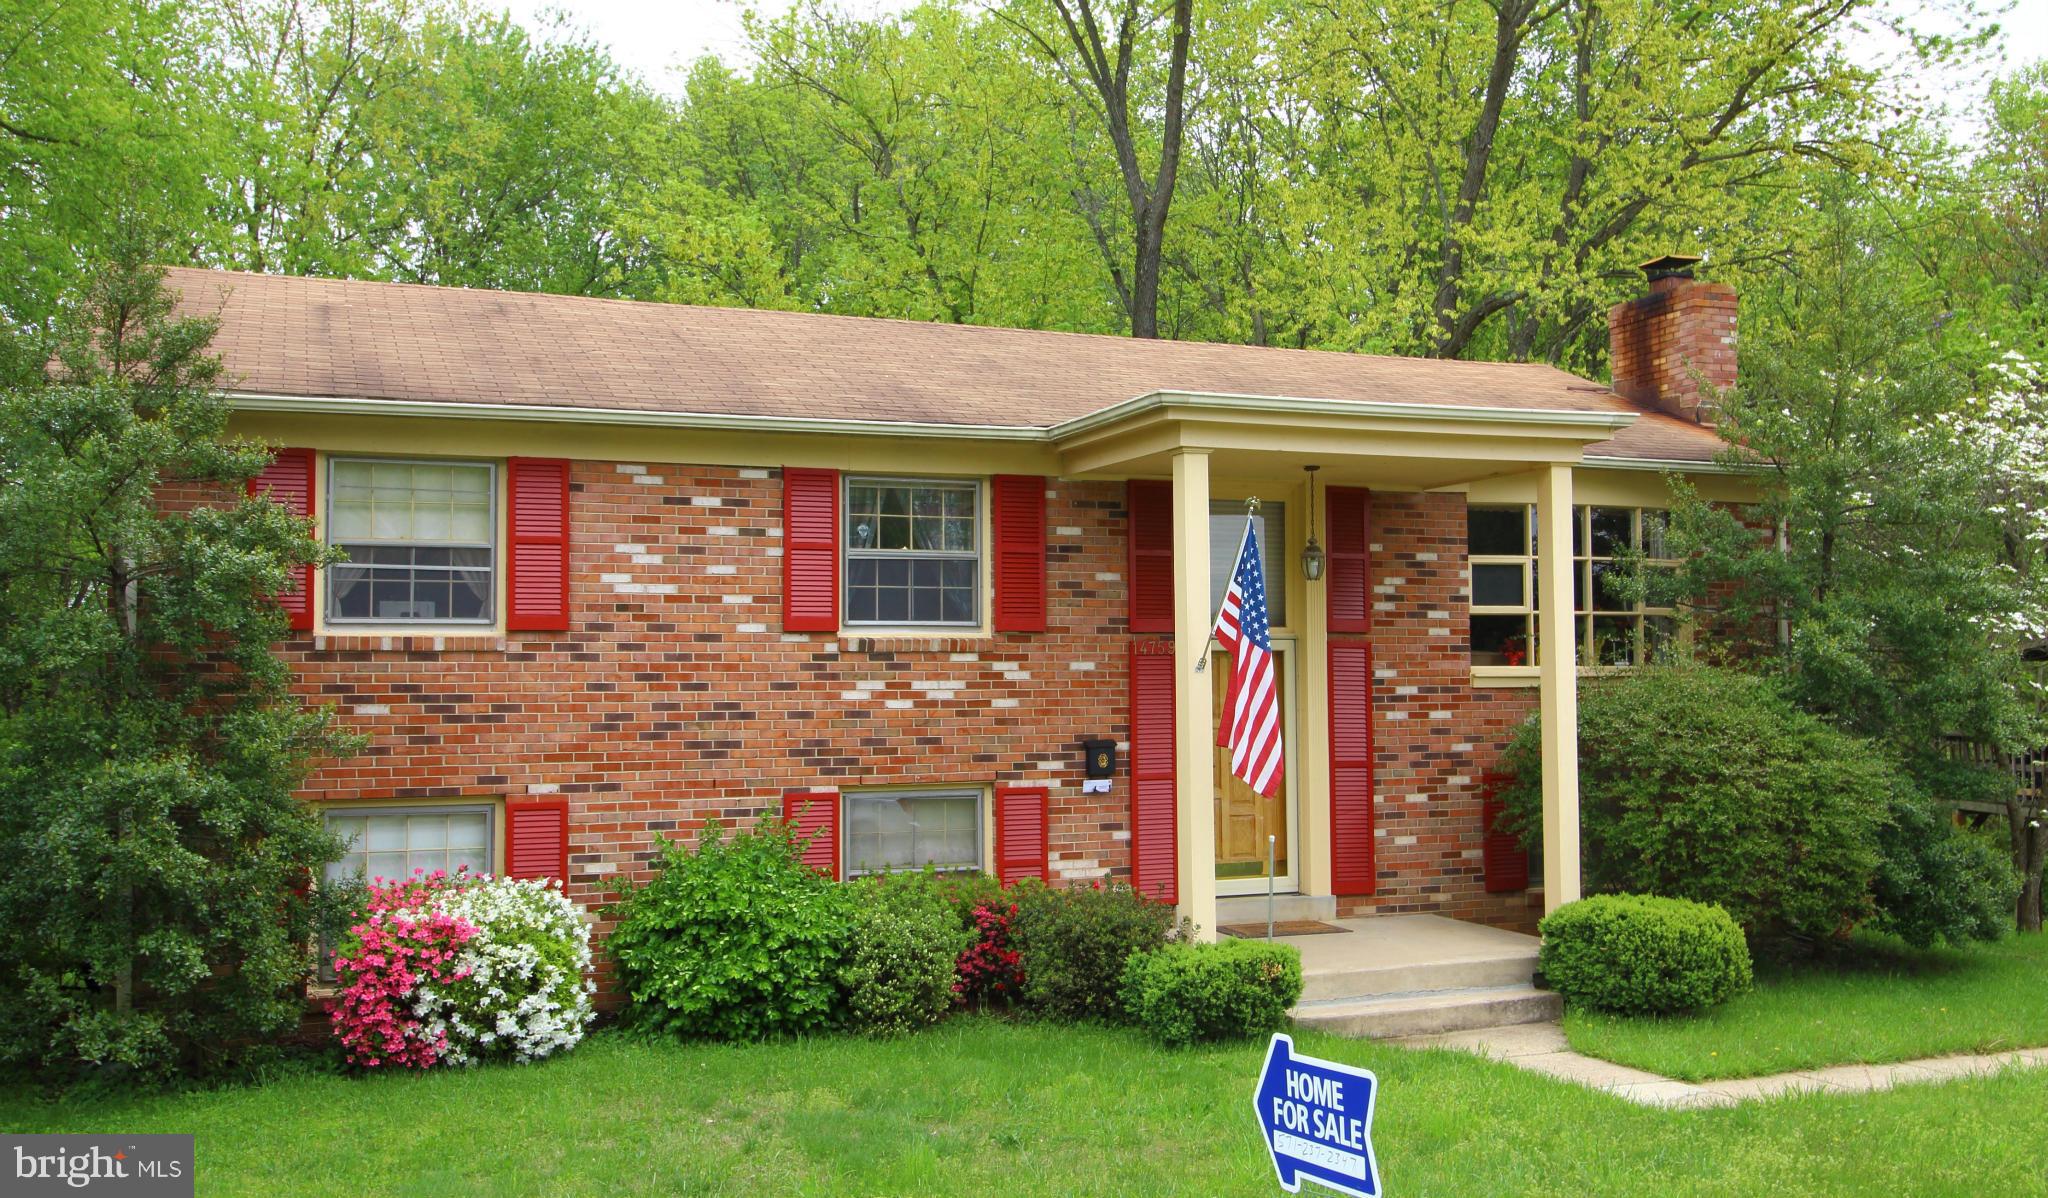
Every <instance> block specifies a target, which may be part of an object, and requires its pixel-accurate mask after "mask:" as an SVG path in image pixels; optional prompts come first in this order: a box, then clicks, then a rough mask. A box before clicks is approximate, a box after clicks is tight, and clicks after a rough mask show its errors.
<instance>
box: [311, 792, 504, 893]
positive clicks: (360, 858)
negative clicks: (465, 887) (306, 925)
mask: <svg viewBox="0 0 2048 1198" xmlns="http://www.w3.org/2000/svg"><path fill="white" fill-rule="evenodd" d="M491 812H492V808H491V806H490V804H488V803H476V804H460V805H450V806H432V807H358V808H349V809H335V810H330V811H328V812H327V813H326V816H327V830H328V831H330V832H333V833H334V834H335V835H337V836H339V837H341V838H342V839H343V840H344V841H346V842H347V843H348V849H347V851H346V852H344V853H343V854H342V858H341V860H339V861H334V862H330V863H328V866H327V879H328V881H330V882H332V881H338V880H341V879H344V878H352V877H354V878H363V879H365V880H369V879H375V878H385V879H389V880H398V881H402V880H404V879H406V878H410V877H411V876H412V875H413V873H414V871H420V872H423V873H433V872H434V871H435V870H437V869H438V870H445V871H447V872H448V873H451V874H452V873H454V872H455V871H456V870H458V869H460V868H462V867H463V866H468V867H469V870H470V872H471V873H485V872H488V871H489V870H490V868H491Z"/></svg>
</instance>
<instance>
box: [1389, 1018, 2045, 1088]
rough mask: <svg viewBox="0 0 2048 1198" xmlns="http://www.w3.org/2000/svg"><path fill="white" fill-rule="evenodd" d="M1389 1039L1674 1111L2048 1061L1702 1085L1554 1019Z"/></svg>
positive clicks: (1935, 1062)
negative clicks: (1584, 1048) (1570, 1037)
mask: <svg viewBox="0 0 2048 1198" xmlns="http://www.w3.org/2000/svg"><path fill="white" fill-rule="evenodd" d="M1385 1043H1388V1044H1398V1045H1401V1046H1402V1047H1404V1048H1452V1049H1458V1050H1460V1051H1464V1052H1471V1053H1477V1054H1478V1055H1480V1056H1483V1057H1491V1058H1493V1059H1494V1060H1496V1061H1505V1062H1507V1063H1508V1064H1510V1065H1514V1066H1517V1067H1518V1068H1522V1069H1527V1070H1529V1071H1530V1072H1531V1073H1542V1074H1547V1075H1548V1076H1550V1077H1555V1078H1558V1079H1560V1080H1563V1081H1568V1082H1577V1083H1578V1084H1579V1085H1582V1086H1588V1087H1590V1088H1592V1089H1595V1090H1605V1091H1607V1092H1608V1093H1609V1094H1613V1095H1616V1096H1618V1097H1621V1098H1626V1099H1628V1100H1629V1101H1630V1102H1635V1103H1641V1104H1642V1105H1644V1106H1655V1107H1669V1108H1674V1109H1686V1108H1695V1107H1716V1106H1734V1105H1735V1104H1736V1103H1738V1102H1748V1101H1750V1100H1752V1099H1757V1098H1775V1097H1777V1096H1778V1095H1780V1094H1790V1093H1793V1092H1794V1091H1799V1090H1825V1091H1828V1092H1830V1093H1839V1094H1861V1093H1867V1092H1869V1091H1872V1090H1889V1089H1891V1088H1892V1087H1893V1086H1900V1085H1912V1084H1916V1083H1922V1082H1936V1081H1946V1080H1948V1079H1950V1078H1957V1077H1977V1076H1982V1075H1984V1074H1989V1073H1997V1072H1998V1071H1999V1070H2001V1069H2005V1068H2008V1067H2011V1068H2026V1067H2030V1066H2041V1065H2048V1048H2022V1049H2017V1050H2015V1051H2012V1052H2000V1053H1991V1054H1988V1055H1985V1056H1953V1057H1926V1058H1923V1059H1921V1060H1917V1061H1900V1062H1898V1063H1896V1064H1891V1065H1835V1066H1832V1067H1830V1068H1827V1069H1807V1070H1801V1071H1798V1072H1794V1073H1774V1074H1772V1075H1771V1076H1769V1077H1744V1078H1735V1079H1731V1080H1728V1081H1714V1082H1697V1083H1695V1082H1681V1081H1673V1080H1672V1079H1671V1078H1668V1077H1662V1076H1659V1075H1658V1074H1655V1073H1645V1072H1644V1071H1643V1070H1641V1069H1631V1068H1629V1067H1628V1066H1626V1065H1617V1064H1615V1063H1613V1062H1612V1061H1603V1060H1600V1059H1599V1058H1597V1057H1589V1056H1586V1055H1584V1054H1582V1053H1576V1052H1573V1051H1572V1050H1571V1046H1570V1045H1569V1044H1567V1043H1566V1042H1565V1038H1564V1029H1563V1028H1562V1027H1560V1026H1558V1025H1557V1024H1555V1023H1525V1024H1520V1025H1517V1026H1514V1027H1490V1028H1480V1029H1477V1030H1475V1031H1466V1032H1443V1033H1439V1034H1437V1035H1433V1036H1407V1037H1403V1038H1401V1039H1398V1040H1388V1041H1385Z"/></svg>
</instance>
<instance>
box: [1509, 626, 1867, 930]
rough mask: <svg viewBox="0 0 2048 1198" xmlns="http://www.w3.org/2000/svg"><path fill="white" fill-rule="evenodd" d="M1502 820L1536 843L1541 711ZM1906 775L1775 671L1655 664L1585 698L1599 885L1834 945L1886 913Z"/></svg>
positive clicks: (1588, 832)
mask: <svg viewBox="0 0 2048 1198" xmlns="http://www.w3.org/2000/svg"><path fill="white" fill-rule="evenodd" d="M1501 765H1502V769H1503V771H1504V772H1506V773H1508V774H1511V775H1512V776H1513V781H1512V782H1511V783H1510V784H1509V785H1507V786H1505V787H1504V788H1503V789H1502V790H1501V792H1500V798H1501V801H1502V802H1503V803H1504V804H1505V805H1506V807H1507V813H1508V814H1507V818H1506V819H1505V820H1504V821H1503V824H1502V828H1503V830H1507V831H1514V832H1517V833H1519V834H1521V835H1522V837H1523V839H1524V841H1525V842H1526V843H1528V844H1530V845H1531V846H1532V847H1534V845H1535V844H1536V841H1537V839H1538V837H1539V835H1540V832H1541V828H1542V822H1543V819H1542V810H1543V798H1542V781H1543V778H1542V774H1543V767H1542V753H1541V745H1540V732H1539V729H1538V728H1537V725H1536V721H1535V720H1534V719H1533V718H1532V719H1531V720H1530V721H1529V722H1528V723H1526V724H1524V725H1523V726H1522V727H1521V729H1519V730H1518V731H1517V732H1516V734H1515V739H1514V741H1513V743H1512V744H1511V745H1509V747H1508V750H1507V752H1506V753H1505V754H1504V755H1503V756H1502V758H1501ZM1896 783H1897V774H1896V771H1895V770H1894V769H1893V767H1892V766H1891V765H1890V764H1889V763H1888V762H1887V760H1886V757H1885V755H1884V753H1882V752H1881V751H1880V750H1879V748H1878V747H1877V746H1875V745H1872V744H1871V743H1869V742H1868V741H1864V740H1861V739H1859V738H1857V737H1853V736H1850V735H1847V734H1846V733H1843V732H1840V731H1837V730H1836V729H1834V728H1833V727H1831V726H1829V725H1828V724H1825V723H1823V722H1822V721H1820V720H1818V719H1816V718H1814V717H1813V716H1810V715H1807V714H1806V713H1804V712H1802V711H1800V710H1799V709H1797V708H1796V707H1794V706H1793V705H1792V703H1791V702H1790V701H1789V700H1787V699H1786V698H1785V696H1784V695H1783V693H1782V692H1781V691H1780V689H1779V688H1778V687H1777V686H1776V685H1775V684H1774V683H1772V682H1771V681H1770V680H1768V679H1764V678H1760V677H1756V676H1754V675H1750V674H1743V673H1740V672H1737V671H1734V670H1726V669H1713V668H1709V667H1705V666H1697V665H1679V666H1668V667H1659V668H1645V669H1640V670H1637V671H1634V672H1633V673H1631V674H1628V675H1624V676H1620V677H1615V678H1604V679H1600V680H1597V681H1593V682H1589V683H1588V684H1587V685H1586V686H1585V687H1584V688H1583V689H1582V690H1581V691H1580V694H1579V818H1580V827H1581V837H1582V839H1581V844H1582V846H1583V849H1584V871H1585V874H1584V878H1585V888H1586V890H1587V892H1588V893H1594V894H1663V895H1672V896H1675V897H1679V898H1689V899H1694V900H1697V901H1699V902H1703V903H1714V904H1717V905H1719V906H1721V907H1723V908H1726V909H1727V911H1728V913H1729V914H1730V915H1732V916H1734V917H1735V921H1736V922H1737V923H1738V924H1741V925H1742V927H1743V929H1744V930H1745V931H1747V932H1748V933H1749V934H1750V935H1752V936H1761V937H1772V936H1779V935H1785V936H1791V937H1795V938H1798V939H1801V940H1804V941H1809V942H1812V941H1819V940H1823V939H1826V938H1828V937H1831V936H1835V935H1837V934H1839V933H1841V932H1843V931H1846V930H1847V929H1849V928H1852V927H1854V926H1855V925H1856V924H1858V923H1860V922H1861V921H1862V920H1863V919H1865V918H1866V917H1868V916H1869V915H1870V914H1871V910H1872V907H1871V891H1870V884H1871V879H1872V877H1873V876H1875V874H1876V872H1877V865H1878V850H1877V837H1878V831H1879V828H1880V826H1881V825H1882V824H1883V823H1884V821H1885V818H1886V815H1885V797H1884V796H1886V795H1887V794H1889V793H1890V792H1891V791H1892V789H1893V788H1894V786H1895V785H1896Z"/></svg>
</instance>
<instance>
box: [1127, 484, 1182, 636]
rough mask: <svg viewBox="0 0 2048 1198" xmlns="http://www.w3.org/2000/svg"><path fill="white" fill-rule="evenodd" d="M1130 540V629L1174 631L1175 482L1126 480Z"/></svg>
mask: <svg viewBox="0 0 2048 1198" xmlns="http://www.w3.org/2000/svg"><path fill="white" fill-rule="evenodd" d="M1124 511H1125V513H1126V520H1127V521H1128V525H1127V528H1126V535H1127V537H1128V539H1129V541H1130V558H1131V564H1130V575H1131V579H1130V589H1129V591H1128V594H1129V595H1130V613H1129V619H1130V629H1131V631H1132V632H1172V631H1173V484H1172V483H1168V482H1158V481H1154V480H1147V479H1137V478H1134V479H1132V480H1131V481H1130V482H1128V483H1126V484H1125V488H1124Z"/></svg>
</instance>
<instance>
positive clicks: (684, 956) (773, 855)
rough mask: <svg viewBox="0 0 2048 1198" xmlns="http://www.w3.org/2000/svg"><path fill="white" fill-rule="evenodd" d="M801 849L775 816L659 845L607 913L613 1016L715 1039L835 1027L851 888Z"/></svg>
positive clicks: (639, 1024)
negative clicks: (615, 989) (620, 997)
mask: <svg viewBox="0 0 2048 1198" xmlns="http://www.w3.org/2000/svg"><path fill="white" fill-rule="evenodd" d="M802 848H803V845H802V843H801V842H800V841H799V840H798V839H797V838H796V837H795V835H794V833H793V832H792V831H791V829H790V828H789V827H788V826H787V825H785V824H782V823H779V822H775V821H763V822H762V823H760V824H758V825H757V826H755V827H754V828H753V829H752V830H750V831H744V832H736V833H734V834H733V835H732V836H731V837H730V838H729V839H720V836H719V828H718V826H717V825H716V824H715V823H714V824H710V825H707V826H706V827H705V829H704V833H703V835H702V836H701V837H700V838H699V840H698V842H697V844H696V846H695V847H694V848H692V847H688V846H685V845H682V844H680V843H677V842H674V841H668V840H664V841H662V845H661V850H662V864H661V872H660V873H659V874H657V875H656V876H655V878H654V880H653V881H651V882H649V883H647V885H645V886H642V887H640V888H638V889H636V890H633V891H631V892H630V893H628V894H627V895H626V897H625V898H623V899H622V900H620V902H618V903H617V904H615V905H614V906H613V907H612V909H611V914H613V915H614V916H616V917H617V919H618V920H619V925H618V927H617V928H615V929H614V930H613V931H612V934H611V938H610V939H609V940H608V941H607V942H606V950H607V951H608V952H609V953H610V954H611V958H612V960H613V961H614V962H616V963H617V966H618V974H619V984H620V987H621V989H623V990H624V991H625V992H626V994H627V996H628V997H629V998H631V1000H632V1002H631V1004H630V1005H629V1006H628V1007H627V1008H626V1010H625V1012H624V1014H623V1016H622V1018H623V1021H624V1022H626V1023H627V1024H629V1025H631V1026H635V1027H640V1028H645V1029H648V1030H651V1031H660V1032H666V1033H669V1034H671V1035H677V1036H712V1037H719V1038H725V1039H748V1038H756V1037H761V1036H767V1035H773V1034H777V1033H787V1032H809V1031H817V1030H819V1029H822V1028H826V1027H829V1026H831V1025H832V1024H833V1023H835V1022H836V1020H837V1015H838V999H839V964H840V959H841V956H842V954H843V952H844V950H845V946H846V942H847V933H848V923H849V916H850V907H851V903H850V901H849V899H850V897H851V894H852V891H851V890H850V888H847V887H842V886H839V885H837V884H835V883H833V882H831V881H829V880H827V879H826V878H824V877H822V876H820V875H819V874H818V872H817V871H816V870H813V869H811V868H810V867H809V866H807V865H805V864H804V863H803V860H802V857H801V855H800V854H801V852H802Z"/></svg>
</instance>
